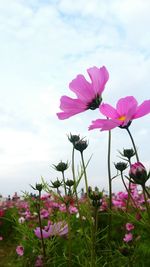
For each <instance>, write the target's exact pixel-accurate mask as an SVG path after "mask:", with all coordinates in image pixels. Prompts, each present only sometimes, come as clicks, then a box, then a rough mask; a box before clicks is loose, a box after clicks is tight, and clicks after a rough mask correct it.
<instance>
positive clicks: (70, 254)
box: [67, 206, 72, 267]
mask: <svg viewBox="0 0 150 267" xmlns="http://www.w3.org/2000/svg"><path fill="white" fill-rule="evenodd" d="M67 213H68V267H71V266H72V260H71V257H72V251H71V246H72V243H71V222H70V212H69V209H68V206H67Z"/></svg>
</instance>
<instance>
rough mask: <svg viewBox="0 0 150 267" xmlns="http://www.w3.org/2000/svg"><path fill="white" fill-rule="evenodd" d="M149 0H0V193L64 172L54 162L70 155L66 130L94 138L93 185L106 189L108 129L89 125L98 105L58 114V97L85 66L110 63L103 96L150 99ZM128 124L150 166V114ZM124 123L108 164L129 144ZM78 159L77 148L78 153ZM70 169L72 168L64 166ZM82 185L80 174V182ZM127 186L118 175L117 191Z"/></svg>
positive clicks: (91, 145) (113, 100)
mask: <svg viewBox="0 0 150 267" xmlns="http://www.w3.org/2000/svg"><path fill="white" fill-rule="evenodd" d="M149 13H150V1H149V0H121V1H120V0H76V1H74V0H5V1H3V0H0V96H1V101H0V193H1V194H2V195H5V196H7V195H8V194H11V195H12V194H13V193H14V192H16V191H17V192H18V193H19V194H22V191H28V192H30V191H31V187H30V184H32V185H35V183H36V182H40V181H41V176H42V177H44V179H45V181H47V182H48V183H50V181H51V180H55V179H56V178H57V177H58V178H60V174H59V173H57V172H56V171H55V170H54V169H53V168H52V164H56V165H57V164H58V163H59V162H60V161H61V160H62V161H64V162H67V161H68V162H71V152H72V146H71V143H70V142H68V138H67V134H69V133H70V132H71V133H72V134H80V136H81V137H86V138H87V140H88V141H89V146H88V148H87V150H86V151H85V160H88V159H89V157H90V156H91V155H92V159H91V161H90V164H89V166H88V168H87V174H88V181H89V184H90V185H92V186H98V187H99V188H100V190H102V189H103V188H104V189H105V190H106V191H107V190H108V178H107V139H108V133H107V132H100V131H99V130H95V131H90V132H89V131H88V126H89V125H90V124H91V121H92V120H95V119H97V118H100V117H101V115H100V113H99V111H98V110H95V111H90V110H89V111H86V112H84V113H81V114H78V115H76V116H73V117H72V118H70V119H67V120H64V121H60V120H58V118H57V116H56V112H58V111H59V105H60V97H61V96H62V95H68V96H70V97H74V96H75V95H74V94H73V93H72V92H71V91H70V90H69V87H68V84H69V83H70V81H71V80H72V79H74V78H75V77H76V75H77V74H79V73H81V74H83V75H84V76H85V77H86V78H87V79H89V77H88V75H87V71H86V70H87V69H88V68H90V67H93V66H97V67H101V66H106V68H107V69H108V71H109V75H110V78H109V81H108V82H107V84H106V87H105V91H104V93H103V101H104V102H105V103H109V104H111V105H113V106H115V105H116V102H117V101H118V99H119V98H121V97H125V96H129V95H133V96H134V97H135V98H136V99H137V101H138V102H139V104H140V103H141V102H143V101H144V100H146V99H149V77H150V74H149V70H150V35H149V25H150V16H149ZM130 130H131V132H132V134H133V136H134V138H135V142H136V146H137V148H138V152H139V156H140V160H141V161H142V162H143V163H144V164H145V166H146V167H147V168H149V166H150V157H149V152H150V145H149V136H150V116H149V115H147V116H145V117H143V118H141V119H138V120H135V121H134V122H133V123H132V125H131V127H130ZM131 147H132V145H131V141H130V139H129V137H128V135H127V132H126V131H125V130H121V129H119V128H116V129H114V130H113V131H112V151H111V165H112V175H115V173H116V171H115V168H114V162H118V161H120V159H119V157H118V155H119V153H118V150H120V151H121V150H122V149H123V148H131ZM76 162H77V163H76V164H77V166H78V165H79V164H80V155H79V154H78V153H76ZM66 177H67V178H69V179H70V178H72V177H71V170H70V169H68V170H67V172H66ZM82 185H84V183H83V181H82V182H81V186H82ZM119 190H123V186H122V183H121V180H120V178H116V179H115V180H114V182H113V191H114V192H116V191H119Z"/></svg>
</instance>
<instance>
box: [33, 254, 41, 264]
mask: <svg viewBox="0 0 150 267" xmlns="http://www.w3.org/2000/svg"><path fill="white" fill-rule="evenodd" d="M34 266H35V267H42V266H43V258H42V255H39V256H38V257H37V259H36V262H35V265H34Z"/></svg>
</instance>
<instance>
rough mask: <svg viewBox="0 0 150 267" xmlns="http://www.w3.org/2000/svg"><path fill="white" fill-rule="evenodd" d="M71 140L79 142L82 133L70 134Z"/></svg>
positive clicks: (73, 142)
mask: <svg viewBox="0 0 150 267" xmlns="http://www.w3.org/2000/svg"><path fill="white" fill-rule="evenodd" d="M68 139H69V141H70V142H71V143H72V144H73V145H74V144H75V142H78V141H79V140H80V135H75V134H74V135H73V134H71V133H70V136H68Z"/></svg>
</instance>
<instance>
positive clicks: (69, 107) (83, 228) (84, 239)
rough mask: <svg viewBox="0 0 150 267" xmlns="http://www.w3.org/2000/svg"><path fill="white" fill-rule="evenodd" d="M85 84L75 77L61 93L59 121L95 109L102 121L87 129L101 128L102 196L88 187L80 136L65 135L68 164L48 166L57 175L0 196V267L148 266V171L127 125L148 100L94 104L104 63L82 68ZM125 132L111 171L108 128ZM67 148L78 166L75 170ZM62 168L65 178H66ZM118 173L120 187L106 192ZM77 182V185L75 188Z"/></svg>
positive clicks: (149, 106) (146, 109)
mask: <svg viewBox="0 0 150 267" xmlns="http://www.w3.org/2000/svg"><path fill="white" fill-rule="evenodd" d="M88 74H89V76H90V79H91V83H90V82H88V81H87V80H86V79H85V78H84V76H83V75H81V74H79V75H77V77H76V78H75V79H74V80H73V81H72V82H71V83H70V84H69V87H70V90H72V91H73V92H74V93H75V94H76V97H77V98H76V99H72V98H70V97H68V96H62V97H61V100H60V102H61V103H60V109H61V112H59V113H57V116H58V118H59V119H60V120H64V119H67V118H69V117H71V116H74V115H76V114H78V113H81V112H83V111H86V110H87V109H91V110H94V109H96V108H99V110H100V113H101V114H103V115H104V116H105V118H102V119H101V118H100V119H96V120H94V121H92V123H91V125H90V126H89V130H93V129H100V130H101V131H108V152H107V154H108V157H107V158H108V164H107V165H108V170H106V171H107V173H108V182H109V188H108V194H106V192H105V191H102V190H101V188H98V187H97V186H96V185H95V188H92V187H90V185H89V181H88V174H87V166H88V164H89V162H90V160H89V161H88V162H85V159H84V153H85V152H86V148H87V147H88V141H87V140H86V139H85V138H81V137H80V136H79V135H73V134H70V135H68V140H69V142H70V143H71V146H72V158H71V163H70V164H68V162H63V161H60V162H59V163H57V164H55V165H53V168H54V169H55V170H56V172H58V176H59V178H57V179H56V180H54V181H51V182H47V181H45V180H44V179H43V178H42V179H41V183H38V184H35V185H31V187H32V189H33V190H34V193H24V195H23V196H21V197H18V195H17V194H15V195H14V196H13V198H7V199H5V200H0V257H1V261H0V266H6V267H7V266H16V267H22V266H23V267H32V266H36V267H40V266H50V267H51V266H52V267H57V266H58V267H59V266H64V267H65V266H66V267H67V266H68V267H78V266H83V267H98V266H99V267H107V266H108V267H110V266H112V267H123V266H124V267H125V266H129V267H149V266H150V205H149V203H150V190H149V187H148V186H147V184H146V183H147V181H148V179H149V178H150V172H149V171H147V170H146V167H145V166H144V164H143V163H141V161H140V159H139V155H138V152H137V149H136V145H135V143H134V139H133V136H132V134H131V131H130V130H129V128H130V125H131V123H132V121H133V120H134V119H138V118H140V117H142V116H145V115H147V114H149V113H150V100H146V101H144V102H143V103H142V104H141V105H139V106H138V103H137V101H136V99H135V98H134V97H133V96H127V97H124V98H121V99H120V100H119V101H118V102H117V105H116V108H114V107H112V106H111V105H109V104H104V103H103V102H102V92H103V90H104V88H105V84H106V82H107V80H108V78H109V74H108V71H107V69H106V68H105V67H102V68H97V67H93V68H90V69H88ZM116 127H119V128H120V131H122V130H125V131H127V133H128V136H129V138H130V140H131V148H127V149H123V151H122V152H120V158H121V161H120V162H117V163H115V168H116V173H115V175H114V176H112V174H111V164H112V162H111V130H112V129H114V128H116ZM75 153H78V155H79V157H80V165H79V167H78V168H77V170H76V169H75V166H76V165H75ZM68 168H70V169H71V171H72V177H71V178H70V179H67V178H66V170H67V169H68ZM116 177H119V178H120V179H121V180H122V183H123V185H124V191H122V192H118V193H113V192H112V183H113V179H115V178H116ZM81 180H84V183H85V187H84V188H83V189H80V188H81V187H80V182H81Z"/></svg>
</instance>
